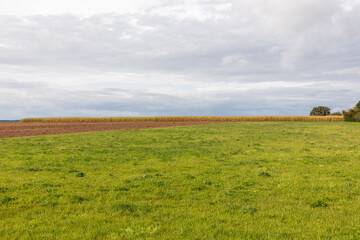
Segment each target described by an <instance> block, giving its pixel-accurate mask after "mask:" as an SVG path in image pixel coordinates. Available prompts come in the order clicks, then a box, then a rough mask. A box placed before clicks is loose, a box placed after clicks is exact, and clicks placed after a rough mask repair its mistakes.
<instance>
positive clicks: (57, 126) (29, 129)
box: [0, 121, 218, 138]
mask: <svg viewBox="0 0 360 240" xmlns="http://www.w3.org/2000/svg"><path fill="white" fill-rule="evenodd" d="M213 123H218V122H208V121H206V122H204V121H203V122H20V123H0V138H11V137H25V136H42V135H55V134H65V133H79V132H100V131H112V130H129V129H145V128H160V127H174V126H192V125H205V124H213Z"/></svg>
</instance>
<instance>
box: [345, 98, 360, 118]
mask: <svg viewBox="0 0 360 240" xmlns="http://www.w3.org/2000/svg"><path fill="white" fill-rule="evenodd" d="M343 115H344V120H345V121H347V122H360V101H359V102H358V103H357V104H356V105H355V107H353V108H352V109H349V110H348V111H345V110H344V111H343Z"/></svg>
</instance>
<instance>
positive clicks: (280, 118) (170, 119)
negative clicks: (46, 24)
mask: <svg viewBox="0 0 360 240" xmlns="http://www.w3.org/2000/svg"><path fill="white" fill-rule="evenodd" d="M287 121H291V122H294V121H302V122H303V121H310V122H343V121H344V117H343V116H333V115H332V116H250V117H243V116H233V117H221V116H204V117H192V116H191V117H185V116H183V117H182V116H174V117H170V116H168V117H63V118H24V119H21V120H20V122H287Z"/></svg>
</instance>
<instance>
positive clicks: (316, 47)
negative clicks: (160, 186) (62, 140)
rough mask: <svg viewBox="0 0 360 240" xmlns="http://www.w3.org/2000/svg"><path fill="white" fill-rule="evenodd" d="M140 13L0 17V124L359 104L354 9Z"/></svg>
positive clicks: (296, 111)
mask: <svg viewBox="0 0 360 240" xmlns="http://www.w3.org/2000/svg"><path fill="white" fill-rule="evenodd" d="M139 2H140V1H139ZM149 2H151V1H148V2H147V4H146V5H142V7H139V8H137V10H136V11H128V12H126V13H120V12H116V11H113V12H109V13H106V12H105V13H103V12H99V13H98V14H95V13H93V14H90V15H89V14H81V13H79V14H74V13H73V14H65V13H64V14H58V15H46V14H43V15H40V14H36V15H20V16H19V15H14V14H12V15H11V14H10V15H4V14H3V15H1V16H0V29H1V30H0V119H17V118H23V117H39V116H129V115H130V116H153V115H306V114H308V113H309V111H310V110H311V108H312V107H313V106H315V105H327V106H329V107H331V108H333V109H334V110H335V111H337V110H341V109H344V108H350V107H352V105H354V104H355V103H356V102H357V101H358V100H359V99H358V97H359V96H360V86H359V85H360V82H359V80H358V79H359V75H360V70H359V63H360V56H359V55H358V53H359V52H360V44H359V39H360V32H359V31H358V26H357V24H356V23H358V22H360V1H357V0H326V1H325V0H316V1H310V0H299V1H295V2H293V1H292V2H289V1H287V0H276V1H271V4H270V1H268V0H242V1H235V0H234V1H230V0H215V1H208V0H199V1H194V0H193V1H190V0H187V1H176V2H175V1H166V0H164V1H156V4H149ZM154 2H155V1H154ZM112 4H114V3H112ZM138 4H139V3H138ZM104 9H106V8H105V7H104ZM129 9H131V8H129ZM50 13H51V11H50Z"/></svg>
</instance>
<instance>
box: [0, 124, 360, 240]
mask: <svg viewBox="0 0 360 240" xmlns="http://www.w3.org/2000/svg"><path fill="white" fill-rule="evenodd" d="M359 135H360V125H359V124H357V123H344V122H238V123H221V124H215V125H203V126H186V127H174V128H162V129H144V130H129V131H110V132H96V133H77V134H68V135H55V136H38V137H24V138H9V139H0V239H55V238H56V239H224V238H228V239H359V238H360V215H359V212H360V174H359V168H360V149H359V146H360V138H359V137H358V136H359Z"/></svg>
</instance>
